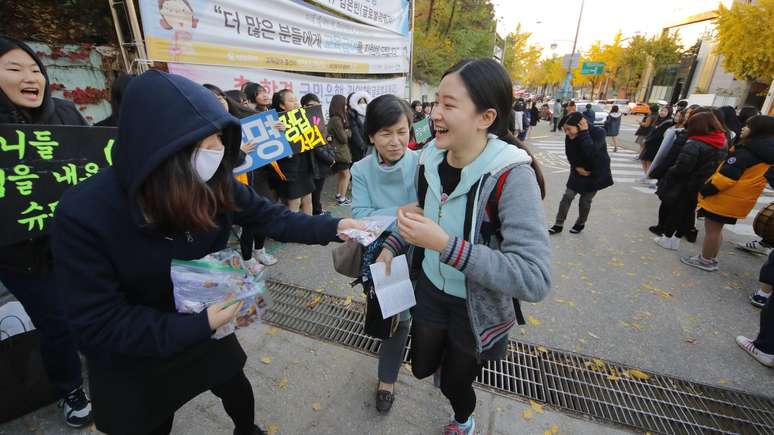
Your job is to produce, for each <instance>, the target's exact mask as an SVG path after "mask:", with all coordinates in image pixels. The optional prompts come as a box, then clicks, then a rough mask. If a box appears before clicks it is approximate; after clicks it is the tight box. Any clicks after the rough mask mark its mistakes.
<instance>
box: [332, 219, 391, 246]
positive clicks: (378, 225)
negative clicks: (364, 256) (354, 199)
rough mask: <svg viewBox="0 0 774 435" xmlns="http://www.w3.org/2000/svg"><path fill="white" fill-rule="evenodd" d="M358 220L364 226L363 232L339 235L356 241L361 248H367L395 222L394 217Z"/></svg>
mask: <svg viewBox="0 0 774 435" xmlns="http://www.w3.org/2000/svg"><path fill="white" fill-rule="evenodd" d="M359 220H360V221H362V222H363V223H365V224H366V229H365V230H355V229H351V230H344V231H342V232H341V233H340V234H343V235H345V236H347V237H349V238H352V239H354V240H356V241H357V242H358V243H360V244H361V245H363V246H368V245H370V244H371V243H373V242H374V240H376V239H377V238H378V237H379V236H380V235H381V234H382V233H383V232H385V231H386V230H387V229H388V228H390V225H392V223H393V222H395V216H369V217H367V218H363V219H359Z"/></svg>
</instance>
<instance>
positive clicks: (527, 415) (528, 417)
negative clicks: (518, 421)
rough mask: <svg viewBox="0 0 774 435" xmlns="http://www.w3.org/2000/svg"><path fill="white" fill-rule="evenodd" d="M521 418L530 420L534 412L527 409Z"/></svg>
mask: <svg viewBox="0 0 774 435" xmlns="http://www.w3.org/2000/svg"><path fill="white" fill-rule="evenodd" d="M521 417H522V418H523V419H524V420H530V419H531V418H532V411H530V410H529V409H525V410H524V412H522V413H521Z"/></svg>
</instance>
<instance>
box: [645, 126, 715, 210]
mask: <svg viewBox="0 0 774 435" xmlns="http://www.w3.org/2000/svg"><path fill="white" fill-rule="evenodd" d="M686 139H687V134H685V132H682V133H680V135H679V136H678V138H677V139H676V140H675V143H674V144H673V145H672V152H677V153H678V155H677V158H676V159H675V163H674V164H673V165H671V166H668V168H669V169H667V171H666V173H665V174H664V176H663V177H661V179H660V180H659V182H658V188H657V189H656V195H658V197H659V198H660V199H661V201H662V202H666V203H670V202H674V201H677V200H679V198H683V197H685V196H686V195H693V196H695V195H698V193H699V190H700V189H701V187H702V185H704V183H705V182H706V181H707V180H708V179H709V177H711V176H712V174H713V173H715V170H716V169H717V168H718V166H719V165H720V163H721V162H723V160H724V159H725V158H726V155H727V154H728V148H727V147H724V148H715V147H713V146H711V145H708V144H706V143H704V142H702V141H700V140H695V139H688V140H686ZM678 140H680V141H685V142H684V143H685V145H682V144H681V143H682V142H681V143H678ZM664 166H666V165H664Z"/></svg>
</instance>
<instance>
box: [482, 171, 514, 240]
mask: <svg viewBox="0 0 774 435" xmlns="http://www.w3.org/2000/svg"><path fill="white" fill-rule="evenodd" d="M512 169H513V168H511V169H508V170H507V171H505V172H503V173H502V175H500V177H499V178H498V179H497V185H496V186H495V190H494V191H493V192H492V194H491V195H489V199H488V200H487V202H486V214H487V216H489V221H490V222H492V227H493V228H494V229H495V235H496V236H497V237H498V238H499V239H500V240H502V239H503V236H502V232H501V231H500V215H499V210H498V204H499V203H500V197H502V196H503V188H504V187H505V180H506V179H507V178H508V174H510V173H511V170H512Z"/></svg>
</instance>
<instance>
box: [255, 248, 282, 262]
mask: <svg viewBox="0 0 774 435" xmlns="http://www.w3.org/2000/svg"><path fill="white" fill-rule="evenodd" d="M253 256H254V257H255V258H256V260H258V262H259V263H261V264H263V265H264V266H273V265H275V264H277V258H276V257H275V256H273V255H271V254H269V253H268V252H266V248H263V249H259V250H255V251H254V252H253Z"/></svg>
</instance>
